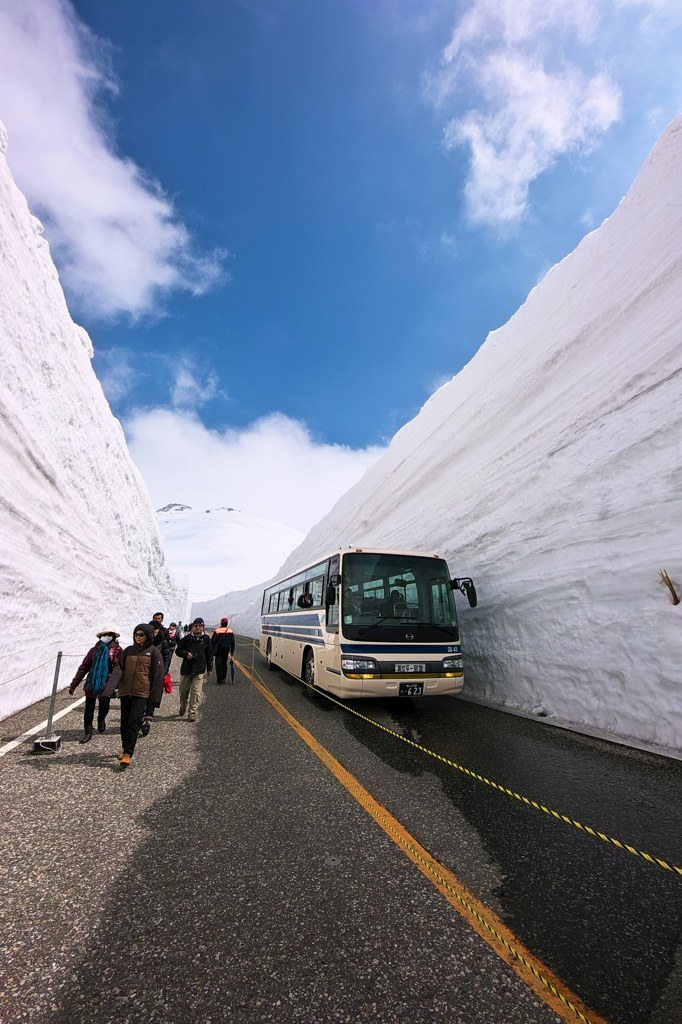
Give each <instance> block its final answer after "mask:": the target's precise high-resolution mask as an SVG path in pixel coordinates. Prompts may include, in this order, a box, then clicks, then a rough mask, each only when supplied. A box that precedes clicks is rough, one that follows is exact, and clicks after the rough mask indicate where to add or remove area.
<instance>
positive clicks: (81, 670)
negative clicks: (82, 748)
mask: <svg viewBox="0 0 682 1024" xmlns="http://www.w3.org/2000/svg"><path fill="white" fill-rule="evenodd" d="M120 635H121V634H120V633H117V632H116V630H115V629H109V628H107V629H100V631H99V633H97V643H96V644H95V646H94V647H91V648H90V650H89V651H88V653H87V654H86V655H85V657H84V658H83V661H82V662H81V664H80V665H79V666H78V669H77V671H76V674H75V676H74V677H73V679H72V680H71V683H70V685H69V696H71V697H73V695H74V693H75V692H76V689H77V687H78V684H79V683H80V682H81V681H82V680H83V679H85V677H86V676H87V679H86V680H85V682H84V683H83V692H84V693H85V709H84V711H83V735H82V736H81V738H80V740H79V742H80V743H89V742H90V740H91V739H92V723H93V720H94V718H95V705H96V704H97V702H98V701H99V709H98V711H97V732H104V731H105V729H106V717H107V714H108V713H109V705H110V704H111V697H112V694H113V692H114V686H115V677H113V676H112V673H113V671H114V669H115V668H116V667H117V665H118V662H119V659H120V657H121V654H122V649H121V647H119V645H118V644H117V643H116V641H117V640H118V638H119V636H120Z"/></svg>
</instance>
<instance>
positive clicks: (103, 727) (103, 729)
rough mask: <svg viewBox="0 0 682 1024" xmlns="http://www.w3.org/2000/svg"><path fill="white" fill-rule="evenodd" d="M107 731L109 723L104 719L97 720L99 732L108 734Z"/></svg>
mask: <svg viewBox="0 0 682 1024" xmlns="http://www.w3.org/2000/svg"><path fill="white" fill-rule="evenodd" d="M106 731H107V723H106V722H105V721H104V719H103V718H98V719H97V732H106Z"/></svg>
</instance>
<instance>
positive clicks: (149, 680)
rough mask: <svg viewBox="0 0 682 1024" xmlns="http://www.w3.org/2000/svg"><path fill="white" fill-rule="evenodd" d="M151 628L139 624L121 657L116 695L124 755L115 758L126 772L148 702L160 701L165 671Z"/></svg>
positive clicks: (144, 623)
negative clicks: (118, 703) (119, 706)
mask: <svg viewBox="0 0 682 1024" xmlns="http://www.w3.org/2000/svg"><path fill="white" fill-rule="evenodd" d="M153 638H154V634H153V633H152V629H151V626H149V625H148V624H147V623H146V622H141V623H140V624H139V625H138V626H135V629H134V631H133V643H132V644H131V645H130V647H126V649H125V651H124V652H123V654H122V655H121V660H120V663H119V664H120V669H121V681H120V683H119V684H118V695H119V697H120V698H121V743H122V745H123V751H122V752H121V753H120V754H119V755H118V759H119V761H120V762H121V767H122V768H127V767H128V765H129V764H130V762H131V760H132V756H133V753H134V752H135V744H136V743H137V734H138V732H139V731H140V727H141V725H142V719H143V717H144V710H145V707H146V706H147V701H148V700H149V699H150V698H152V700H154V701H155V702H157V701H160V700H161V694H162V693H163V677H164V674H165V669H164V667H163V658H162V657H161V654H160V652H159V650H158V648H157V647H155V646H154V644H153V643H152V640H153Z"/></svg>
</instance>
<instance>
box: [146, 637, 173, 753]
mask: <svg viewBox="0 0 682 1024" xmlns="http://www.w3.org/2000/svg"><path fill="white" fill-rule="evenodd" d="M149 626H150V628H151V631H152V643H153V644H154V646H155V647H156V649H157V650H158V652H159V654H160V655H161V659H162V661H163V672H164V676H165V674H166V672H167V671H168V663H169V662H170V657H171V652H170V647H169V645H168V641H167V640H166V634H165V632H164V628H163V626H162V624H161V623H160V622H159V621H158V620H157V619H152V621H151V622H150V623H149ZM161 697H163V690H162V691H161V696H160V697H159V699H158V700H157V699H156V697H154V696H153V695H152V694H150V695H149V698H148V700H147V704H146V707H145V709H144V717H143V719H142V727H141V728H140V736H148V735H149V730H150V729H151V727H152V722H153V721H154V711H155V710H156V708H158V707H161Z"/></svg>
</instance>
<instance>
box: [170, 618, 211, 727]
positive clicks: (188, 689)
mask: <svg viewBox="0 0 682 1024" xmlns="http://www.w3.org/2000/svg"><path fill="white" fill-rule="evenodd" d="M175 653H176V654H177V656H178V658H182V665H181V666H180V718H183V717H184V715H185V711H187V721H188V722H193V721H194V720H195V718H196V713H197V706H198V704H199V700H200V698H201V691H202V689H203V686H204V681H205V679H206V676H207V675H208V673H209V672H210V671H211V669H212V668H213V648H212V646H211V641H210V639H209V636H208V634H207V633H206V631H205V629H204V620H203V619H201V618H196V619H195V620H194V622H193V623H192V628H191V630H190V632H189V633H188V634H187V636H183V638H182V640H179V641H178V644H177V646H176V648H175Z"/></svg>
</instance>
